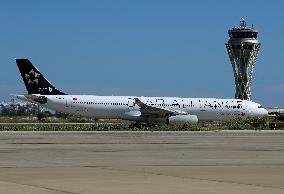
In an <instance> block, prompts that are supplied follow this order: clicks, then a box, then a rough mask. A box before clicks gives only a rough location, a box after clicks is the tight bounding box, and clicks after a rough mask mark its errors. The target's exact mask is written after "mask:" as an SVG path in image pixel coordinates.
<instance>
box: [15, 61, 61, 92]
mask: <svg viewBox="0 0 284 194" xmlns="http://www.w3.org/2000/svg"><path fill="white" fill-rule="evenodd" d="M16 63H17V66H18V68H19V70H20V73H21V75H22V78H23V81H24V83H25V85H26V88H27V91H28V94H42V95H67V94H65V93H63V92H61V91H59V90H58V89H56V88H55V87H54V86H52V85H51V84H50V83H49V81H47V80H46V79H45V78H44V76H43V75H42V74H41V73H40V72H39V70H38V69H37V68H36V67H34V66H33V65H32V63H31V62H30V61H29V60H28V59H16Z"/></svg>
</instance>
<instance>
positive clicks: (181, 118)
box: [168, 115, 198, 124]
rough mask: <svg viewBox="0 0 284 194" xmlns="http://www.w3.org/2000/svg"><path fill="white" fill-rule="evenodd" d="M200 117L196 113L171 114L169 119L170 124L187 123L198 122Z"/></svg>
mask: <svg viewBox="0 0 284 194" xmlns="http://www.w3.org/2000/svg"><path fill="white" fill-rule="evenodd" d="M197 122H198V118H197V116H196V115H176V116H171V117H169V119H168V123H169V124H185V123H197Z"/></svg>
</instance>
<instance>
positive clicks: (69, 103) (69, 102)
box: [65, 98, 72, 108]
mask: <svg viewBox="0 0 284 194" xmlns="http://www.w3.org/2000/svg"><path fill="white" fill-rule="evenodd" d="M65 106H66V107H70V108H71V107H72V99H71V98H65Z"/></svg>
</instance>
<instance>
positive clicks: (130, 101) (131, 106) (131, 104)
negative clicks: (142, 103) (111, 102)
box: [127, 98, 135, 110]
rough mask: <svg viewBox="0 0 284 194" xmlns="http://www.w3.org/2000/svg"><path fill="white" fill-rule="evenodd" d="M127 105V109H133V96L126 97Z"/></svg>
mask: <svg viewBox="0 0 284 194" xmlns="http://www.w3.org/2000/svg"><path fill="white" fill-rule="evenodd" d="M127 105H128V109H129V110H132V109H134V107H135V100H134V99H133V98H128V102H127Z"/></svg>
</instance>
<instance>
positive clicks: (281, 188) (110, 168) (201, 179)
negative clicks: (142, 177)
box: [101, 167, 284, 191]
mask: <svg viewBox="0 0 284 194" xmlns="http://www.w3.org/2000/svg"><path fill="white" fill-rule="evenodd" d="M101 169H105V170H114V171H120V172H132V173H133V172H134V173H143V174H151V175H157V176H165V177H174V178H180V179H192V180H198V181H207V182H216V183H226V184H236V185H245V186H251V187H260V188H268V189H280V190H281V191H282V190H284V187H272V186H264V185H259V184H250V183H240V182H235V181H224V180H217V179H206V178H197V177H184V176H174V175H167V174H162V173H154V172H149V171H137V170H125V169H117V168H112V167H105V168H101Z"/></svg>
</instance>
